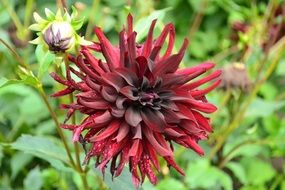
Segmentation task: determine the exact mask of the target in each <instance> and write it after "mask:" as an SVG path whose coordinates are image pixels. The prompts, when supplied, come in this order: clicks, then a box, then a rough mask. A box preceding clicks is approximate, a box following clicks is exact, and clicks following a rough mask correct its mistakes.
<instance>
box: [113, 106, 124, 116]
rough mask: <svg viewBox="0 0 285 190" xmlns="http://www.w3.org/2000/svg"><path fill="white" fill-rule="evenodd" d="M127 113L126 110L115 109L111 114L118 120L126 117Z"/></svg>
mask: <svg viewBox="0 0 285 190" xmlns="http://www.w3.org/2000/svg"><path fill="white" fill-rule="evenodd" d="M125 111H126V110H125V109H117V108H114V107H112V108H111V114H112V115H113V116H114V117H117V118H121V117H123V116H124V115H125Z"/></svg>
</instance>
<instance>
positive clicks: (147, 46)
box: [142, 19, 157, 57]
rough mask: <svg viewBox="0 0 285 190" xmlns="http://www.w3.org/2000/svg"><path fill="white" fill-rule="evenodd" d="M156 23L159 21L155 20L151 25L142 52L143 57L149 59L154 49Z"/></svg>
mask: <svg viewBox="0 0 285 190" xmlns="http://www.w3.org/2000/svg"><path fill="white" fill-rule="evenodd" d="M156 21H157V19H155V20H153V21H152V23H151V25H150V28H149V31H148V35H147V38H146V41H145V43H144V45H143V50H142V56H143V57H148V56H149V54H150V51H151V48H152V39H153V30H154V26H155V24H156Z"/></svg>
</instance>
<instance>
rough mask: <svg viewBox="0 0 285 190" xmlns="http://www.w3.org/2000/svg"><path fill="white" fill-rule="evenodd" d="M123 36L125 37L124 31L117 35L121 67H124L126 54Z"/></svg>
mask: <svg viewBox="0 0 285 190" xmlns="http://www.w3.org/2000/svg"><path fill="white" fill-rule="evenodd" d="M125 35H126V31H125V30H122V31H121V32H120V34H119V48H120V66H121V67H122V66H124V65H125V53H126V44H125Z"/></svg>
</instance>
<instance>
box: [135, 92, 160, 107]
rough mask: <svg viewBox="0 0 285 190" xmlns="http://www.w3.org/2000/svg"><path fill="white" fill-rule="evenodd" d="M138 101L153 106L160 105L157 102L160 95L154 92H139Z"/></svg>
mask: <svg viewBox="0 0 285 190" xmlns="http://www.w3.org/2000/svg"><path fill="white" fill-rule="evenodd" d="M139 102H140V104H141V105H143V106H145V105H149V106H152V107H153V106H154V107H160V106H159V103H160V102H161V99H160V97H159V96H158V95H157V93H155V92H152V91H150V92H140V93H139Z"/></svg>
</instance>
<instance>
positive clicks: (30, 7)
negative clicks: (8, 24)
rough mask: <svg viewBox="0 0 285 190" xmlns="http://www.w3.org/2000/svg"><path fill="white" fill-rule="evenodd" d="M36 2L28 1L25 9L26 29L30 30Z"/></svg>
mask: <svg viewBox="0 0 285 190" xmlns="http://www.w3.org/2000/svg"><path fill="white" fill-rule="evenodd" d="M33 4H34V0H27V3H26V8H25V19H24V27H25V28H28V27H29V25H30V19H31V15H32V11H33Z"/></svg>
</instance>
